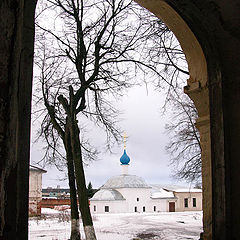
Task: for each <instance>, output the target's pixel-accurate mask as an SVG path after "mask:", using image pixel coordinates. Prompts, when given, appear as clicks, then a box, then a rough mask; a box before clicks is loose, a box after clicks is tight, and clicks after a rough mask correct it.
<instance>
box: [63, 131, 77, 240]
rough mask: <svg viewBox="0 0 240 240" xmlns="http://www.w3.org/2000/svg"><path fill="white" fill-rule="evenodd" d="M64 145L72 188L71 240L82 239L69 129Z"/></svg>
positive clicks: (70, 186) (66, 132)
mask: <svg viewBox="0 0 240 240" xmlns="http://www.w3.org/2000/svg"><path fill="white" fill-rule="evenodd" d="M64 146H65V149H66V153H67V167H68V181H69V188H70V200H71V237H70V239H71V240H80V239H81V235H80V231H79V212H78V204H77V192H76V184H75V174H74V165H73V156H72V147H71V139H70V134H69V130H68V129H66V131H65V141H64Z"/></svg>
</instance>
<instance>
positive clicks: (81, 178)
mask: <svg viewBox="0 0 240 240" xmlns="http://www.w3.org/2000/svg"><path fill="white" fill-rule="evenodd" d="M70 132H71V143H72V150H73V159H74V167H75V176H76V182H77V194H78V200H79V209H80V212H81V216H82V221H83V227H84V233H85V237H86V240H96V234H95V230H94V227H93V222H92V216H91V213H90V208H89V203H88V196H87V188H86V181H85V174H84V169H83V159H82V152H81V143H80V139H79V128H78V125H77V120H76V119H71V126H70Z"/></svg>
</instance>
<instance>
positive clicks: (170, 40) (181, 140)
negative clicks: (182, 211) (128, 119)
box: [144, 16, 201, 184]
mask: <svg viewBox="0 0 240 240" xmlns="http://www.w3.org/2000/svg"><path fill="white" fill-rule="evenodd" d="M144 21H145V25H146V27H147V28H148V29H150V31H149V35H148V37H147V38H146V46H147V48H146V50H145V53H146V54H147V55H148V58H149V59H151V61H150V62H151V64H153V65H156V66H158V71H159V76H160V77H159V78H158V79H154V81H153V84H155V86H156V90H157V91H164V92H165V93H166V99H165V103H164V105H163V111H166V112H168V113H169V112H171V114H172V119H171V122H170V123H168V124H166V126H165V128H166V133H167V134H168V135H169V136H170V139H171V140H170V142H169V143H168V145H167V146H166V150H167V152H168V153H169V154H170V156H171V160H170V165H172V169H173V176H174V177H176V178H178V179H185V180H187V181H189V182H196V183H197V184H199V183H201V146H200V136H199V132H198V130H197V128H196V126H195V122H196V119H197V116H198V113H197V110H196V108H195V106H194V103H193V102H192V101H191V100H190V99H189V98H188V96H186V95H185V94H184V93H183V87H184V84H185V82H186V77H189V72H188V69H187V62H186V58H185V55H184V53H183V51H182V49H181V47H180V45H179V42H178V41H177V39H176V37H175V36H174V34H173V33H172V32H171V31H170V30H169V29H168V28H167V26H165V24H164V23H162V22H161V21H160V20H159V19H157V18H155V17H154V16H152V17H151V18H150V20H148V19H146V18H145V19H144ZM159 62H161V63H163V64H161V65H158V64H157V63H159ZM156 80H157V81H156Z"/></svg>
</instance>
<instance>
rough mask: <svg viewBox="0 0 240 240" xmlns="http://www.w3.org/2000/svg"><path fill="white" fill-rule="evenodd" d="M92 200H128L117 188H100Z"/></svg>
mask: <svg viewBox="0 0 240 240" xmlns="http://www.w3.org/2000/svg"><path fill="white" fill-rule="evenodd" d="M90 200H91V201H116V200H126V199H125V198H124V197H123V196H122V194H121V193H120V192H118V191H117V190H115V189H100V190H99V191H98V192H96V193H95V194H94V196H93V197H92V198H91V199H90Z"/></svg>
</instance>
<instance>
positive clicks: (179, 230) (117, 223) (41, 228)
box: [29, 210, 202, 240]
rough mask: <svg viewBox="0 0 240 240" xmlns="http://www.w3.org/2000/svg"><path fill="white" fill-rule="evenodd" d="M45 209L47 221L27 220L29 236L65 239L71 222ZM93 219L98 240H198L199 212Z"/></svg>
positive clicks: (134, 214) (140, 214)
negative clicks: (60, 218) (60, 219)
mask: <svg viewBox="0 0 240 240" xmlns="http://www.w3.org/2000/svg"><path fill="white" fill-rule="evenodd" d="M45 211H47V215H46V217H47V219H46V220H44V219H42V220H38V221H36V220H33V219H31V220H30V221H29V239H30V240H35V239H40V240H67V239H68V238H69V234H70V223H69V222H59V219H58V214H59V213H58V212H57V211H55V210H45ZM51 211H52V215H51V213H49V212H51ZM54 211H55V212H54ZM50 216H51V217H50ZM93 218H94V226H95V230H96V234H97V238H98V240H140V239H141V240H142V239H154V240H197V239H199V235H200V232H201V231H202V213H201V212H181V213H179V212H175V213H132V214H97V215H94V216H93ZM82 236H83V233H82Z"/></svg>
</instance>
